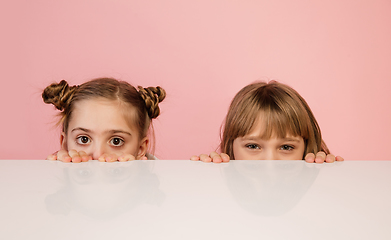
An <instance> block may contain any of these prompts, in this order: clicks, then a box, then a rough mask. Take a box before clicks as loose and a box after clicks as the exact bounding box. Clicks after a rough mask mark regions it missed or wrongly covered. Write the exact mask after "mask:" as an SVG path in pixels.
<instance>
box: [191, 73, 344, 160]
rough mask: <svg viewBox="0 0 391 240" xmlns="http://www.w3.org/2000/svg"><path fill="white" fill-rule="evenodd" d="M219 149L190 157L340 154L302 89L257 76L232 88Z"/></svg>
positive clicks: (325, 157)
mask: <svg viewBox="0 0 391 240" xmlns="http://www.w3.org/2000/svg"><path fill="white" fill-rule="evenodd" d="M220 151H221V154H218V153H216V152H212V153H211V154H209V155H206V154H201V155H199V156H193V157H191V160H194V161H199V160H200V161H203V162H216V163H219V162H228V161H229V160H230V159H232V160H235V159H236V160H302V159H305V160H306V161H307V162H316V163H321V162H334V161H343V160H344V159H343V158H342V157H340V156H337V157H335V156H334V155H332V154H330V151H329V149H328V148H327V146H326V144H325V143H324V141H323V140H322V135H321V131H320V128H319V125H318V123H317V121H316V119H315V117H314V115H313V113H312V111H311V109H310V107H309V106H308V104H307V103H306V101H305V100H304V99H303V98H302V97H301V96H300V94H299V93H298V92H297V91H295V90H294V89H293V88H291V87H289V86H287V85H285V84H282V83H279V82H276V81H271V82H269V83H266V82H256V83H253V84H250V85H247V86H246V87H244V88H243V89H241V90H240V91H239V92H238V93H237V94H236V96H235V97H234V99H233V100H232V102H231V105H230V107H229V110H228V113H227V116H226V119H225V124H224V126H223V131H222V137H221V144H220Z"/></svg>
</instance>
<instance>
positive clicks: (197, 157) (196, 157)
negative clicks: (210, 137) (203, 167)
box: [190, 155, 200, 161]
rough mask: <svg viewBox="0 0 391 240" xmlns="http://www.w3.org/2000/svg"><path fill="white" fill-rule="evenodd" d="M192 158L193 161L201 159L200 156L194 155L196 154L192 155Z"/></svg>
mask: <svg viewBox="0 0 391 240" xmlns="http://www.w3.org/2000/svg"><path fill="white" fill-rule="evenodd" d="M190 160H192V161H200V157H199V156H196V155H194V156H191V157H190Z"/></svg>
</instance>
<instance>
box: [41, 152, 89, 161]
mask: <svg viewBox="0 0 391 240" xmlns="http://www.w3.org/2000/svg"><path fill="white" fill-rule="evenodd" d="M46 159H47V160H58V161H61V162H74V163H79V162H87V161H89V160H92V156H88V155H87V153H85V152H84V151H80V152H78V151H76V150H70V151H69V152H68V151H66V150H60V151H58V152H56V153H54V154H51V155H49V156H48V157H47V158H46Z"/></svg>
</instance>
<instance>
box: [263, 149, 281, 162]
mask: <svg viewBox="0 0 391 240" xmlns="http://www.w3.org/2000/svg"><path fill="white" fill-rule="evenodd" d="M264 160H278V154H277V152H276V151H275V150H272V149H269V150H267V151H265V155H264Z"/></svg>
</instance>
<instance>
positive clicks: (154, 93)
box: [138, 86, 166, 119]
mask: <svg viewBox="0 0 391 240" xmlns="http://www.w3.org/2000/svg"><path fill="white" fill-rule="evenodd" d="M138 92H139V93H140V96H141V97H142V98H143V99H144V102H145V105H146V107H147V112H148V116H149V117H150V118H151V119H153V118H157V117H158V116H159V114H160V109H159V103H160V102H161V101H163V100H164V98H165V97H166V91H165V90H164V89H163V88H161V87H159V86H158V87H148V88H143V87H140V86H138Z"/></svg>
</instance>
